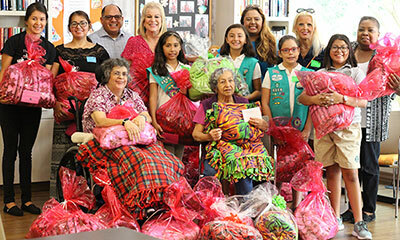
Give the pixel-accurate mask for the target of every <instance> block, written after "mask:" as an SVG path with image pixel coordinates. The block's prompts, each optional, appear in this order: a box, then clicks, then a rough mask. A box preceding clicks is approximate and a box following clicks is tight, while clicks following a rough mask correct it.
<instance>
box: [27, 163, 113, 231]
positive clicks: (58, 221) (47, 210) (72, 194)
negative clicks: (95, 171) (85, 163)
mask: <svg viewBox="0 0 400 240" xmlns="http://www.w3.org/2000/svg"><path fill="white" fill-rule="evenodd" d="M59 174H60V179H61V185H62V190H63V196H64V199H65V201H64V202H62V203H59V202H57V200H55V199H54V198H52V199H50V200H48V201H47V202H46V203H45V204H44V205H43V208H42V210H43V212H42V213H41V214H40V215H39V217H38V218H37V219H36V220H35V221H34V222H33V223H32V225H31V227H30V229H29V232H28V234H27V235H26V238H38V237H46V236H54V235H62V234H70V233H78V232H86V231H95V230H101V229H106V228H107V227H108V226H107V225H106V224H104V223H103V222H102V221H100V219H99V218H98V217H97V216H95V215H93V214H86V213H84V212H82V210H81V209H80V208H79V206H83V207H86V208H88V209H91V208H93V206H94V204H95V198H94V195H93V193H92V192H91V191H90V189H89V187H88V185H87V182H86V180H85V178H84V177H82V176H76V173H75V171H73V170H71V169H68V168H64V167H61V169H60V173H59Z"/></svg>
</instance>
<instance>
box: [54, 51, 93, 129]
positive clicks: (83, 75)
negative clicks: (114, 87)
mask: <svg viewBox="0 0 400 240" xmlns="http://www.w3.org/2000/svg"><path fill="white" fill-rule="evenodd" d="M59 61H60V64H61V66H62V67H63V68H64V70H65V72H64V73H62V74H60V75H58V76H57V77H56V78H55V79H54V90H55V95H56V99H57V101H59V102H62V103H64V104H66V105H67V106H69V102H68V97H69V96H75V97H77V98H78V99H79V100H81V101H83V100H85V99H87V98H88V97H89V95H90V93H91V91H92V90H93V89H95V88H96V86H97V80H96V77H95V74H94V73H89V72H78V69H76V67H74V66H72V65H71V64H70V63H69V62H68V61H66V60H64V59H62V58H61V57H59ZM68 109H69V107H67V108H63V110H64V111H65V112H66V113H67V114H68V116H67V118H65V119H63V120H64V121H65V120H73V119H74V115H73V114H72V113H70V112H69V111H68ZM54 118H55V120H56V122H60V119H58V118H57V116H54Z"/></svg>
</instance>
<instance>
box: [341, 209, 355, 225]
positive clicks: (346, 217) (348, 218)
mask: <svg viewBox="0 0 400 240" xmlns="http://www.w3.org/2000/svg"><path fill="white" fill-rule="evenodd" d="M340 216H341V217H342V219H343V222H351V223H354V216H353V212H352V211H350V209H347V211H346V212H344V213H342V214H341V215H340Z"/></svg>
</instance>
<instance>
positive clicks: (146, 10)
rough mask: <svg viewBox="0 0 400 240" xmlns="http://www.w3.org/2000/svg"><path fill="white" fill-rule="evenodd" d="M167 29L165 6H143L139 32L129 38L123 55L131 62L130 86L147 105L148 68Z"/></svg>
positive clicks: (150, 4)
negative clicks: (159, 40)
mask: <svg viewBox="0 0 400 240" xmlns="http://www.w3.org/2000/svg"><path fill="white" fill-rule="evenodd" d="M166 31H167V26H166V24H165V14H164V8H163V7H162V6H161V4H159V3H156V2H150V3H147V4H146V5H145V6H144V7H143V11H142V16H141V20H140V25H139V30H138V34H139V35H137V36H135V37H131V38H129V40H128V42H127V43H126V46H125V49H124V51H123V52H122V54H121V56H122V57H123V58H125V59H126V60H128V61H129V62H130V64H131V66H130V75H131V77H132V81H131V82H130V83H129V86H128V87H129V88H130V89H132V90H134V91H136V92H137V93H139V95H140V97H141V98H142V99H143V101H144V103H145V104H146V106H148V102H149V94H150V92H149V80H148V79H147V72H146V69H147V68H149V67H151V65H152V64H153V60H154V51H155V49H156V45H157V42H158V39H159V38H160V36H161V35H162V34H163V33H164V32H166Z"/></svg>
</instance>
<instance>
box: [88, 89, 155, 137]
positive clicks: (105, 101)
mask: <svg viewBox="0 0 400 240" xmlns="http://www.w3.org/2000/svg"><path fill="white" fill-rule="evenodd" d="M127 100H130V101H133V103H134V104H135V110H136V112H137V113H141V112H144V111H147V108H146V106H145V105H144V103H143V101H142V99H141V98H140V96H139V94H138V93H136V92H134V91H132V90H130V89H128V88H125V89H124V92H123V94H122V97H121V100H120V102H117V97H116V96H115V95H114V94H113V93H112V92H111V90H110V89H109V88H108V87H107V86H106V85H104V86H100V87H98V88H97V89H95V90H94V91H92V93H91V94H90V96H89V98H88V100H87V102H86V104H85V110H84V111H83V116H82V126H83V131H84V132H91V131H92V129H93V128H94V127H95V126H96V124H95V122H94V120H93V119H92V117H91V115H92V113H93V112H95V111H100V112H104V113H106V114H107V113H109V112H110V111H111V109H112V108H113V107H115V106H116V105H118V104H120V105H122V104H124V103H125V102H126V101H127Z"/></svg>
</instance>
